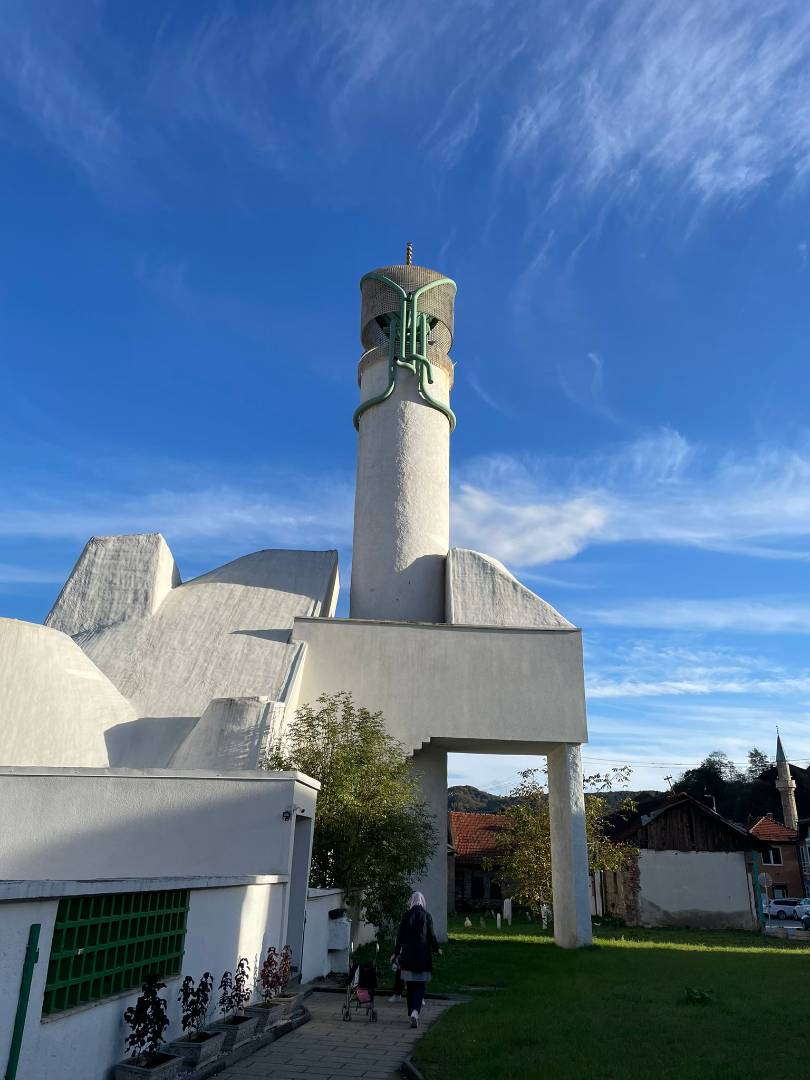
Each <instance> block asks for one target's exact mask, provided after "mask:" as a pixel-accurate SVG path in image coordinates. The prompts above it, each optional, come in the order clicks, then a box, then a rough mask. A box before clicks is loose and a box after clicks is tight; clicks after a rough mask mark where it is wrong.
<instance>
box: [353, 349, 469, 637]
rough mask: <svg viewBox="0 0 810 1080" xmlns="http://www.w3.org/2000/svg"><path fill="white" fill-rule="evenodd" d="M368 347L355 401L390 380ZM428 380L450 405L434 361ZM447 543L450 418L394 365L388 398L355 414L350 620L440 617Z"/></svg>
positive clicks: (382, 360) (444, 376)
mask: <svg viewBox="0 0 810 1080" xmlns="http://www.w3.org/2000/svg"><path fill="white" fill-rule="evenodd" d="M374 353H375V354H376V355H377V357H378V358H377V359H376V360H374V362H372V363H370V364H368V366H366V364H363V366H362V375H361V387H360V399H361V401H367V400H368V399H369V398H371V397H376V396H377V395H378V394H381V393H382V392H383V391H384V390H385V388H386V386H387V384H388V362H387V355H386V353H387V350H385V349H382V348H380V349H376V350H374ZM369 358H370V356H369ZM433 379H434V381H433V385H432V386H431V387H430V393H431V395H432V396H433V397H434V398H436V399H437V400H438V401H440V402H442V404H444V405H447V404H449V401H450V378H449V372H448V371H446V370H445V369H444V368H441V367H439V366H438V365H435V366H434V367H433ZM449 546H450V424H449V422H448V420H447V417H446V416H444V415H443V413H440V412H439V411H438V410H437V409H434V408H432V407H430V406H429V405H427V404H426V403H425V402H424V401H423V400H422V398H421V397H420V396H419V391H418V387H417V380H416V377H415V376H414V375H412V374H411V373H410V372H408V371H406V370H405V369H404V368H399V369H398V371H397V383H396V388H395V390H394V392H393V393H392V394H391V396H390V397H389V398H388V399H387V400H386V401H384V402H382V403H381V404H379V405H375V406H373V407H372V408H370V409H368V410H367V411H366V412H365V413H363V415H362V416H361V418H360V432H359V435H358V440H357V486H356V489H355V503H354V539H353V545H352V583H351V615H352V618H356V619H404V620H419V621H422V622H442V621H443V620H444V560H445V556H446V555H447V549H448V548H449Z"/></svg>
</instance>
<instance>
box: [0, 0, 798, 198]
mask: <svg viewBox="0 0 810 1080" xmlns="http://www.w3.org/2000/svg"><path fill="white" fill-rule="evenodd" d="M112 8H113V5H105V4H104V3H96V4H91V5H84V6H79V7H78V8H77V6H76V5H71V6H70V8H69V10H68V8H66V7H65V5H60V4H58V3H56V2H55V0H43V2H42V3H40V4H30V3H29V4H26V3H22V2H20V0H9V2H8V3H7V4H6V5H5V7H4V19H3V26H2V28H0V96H2V97H4V98H5V100H6V102H7V103H9V104H11V105H12V106H13V107H15V108H16V109H18V110H19V111H20V113H21V114H22V115H24V116H25V117H27V118H28V119H29V120H30V121H31V122H32V123H33V124H34V126H35V127H36V128H37V129H38V130H39V131H40V132H41V134H42V135H44V136H45V138H46V139H47V140H48V141H49V142H50V143H51V144H52V145H53V146H54V147H55V148H56V149H57V150H59V152H61V153H62V154H63V155H64V156H65V157H66V158H67V159H69V160H70V161H71V162H73V163H74V164H75V165H77V166H78V167H79V168H80V169H82V171H84V172H85V173H89V174H95V175H98V174H99V173H104V172H105V171H108V170H109V169H110V168H111V167H112V166H114V165H122V164H123V162H124V161H125V160H130V159H131V160H130V164H131V163H132V161H134V160H137V159H140V163H141V164H143V163H144V160H143V159H145V158H149V164H150V166H151V172H152V175H153V176H154V177H155V178H156V179H157V178H159V175H160V173H161V172H165V171H166V168H167V157H172V156H174V155H182V154H183V153H184V149H183V148H182V147H181V146H180V142H179V140H178V139H177V137H176V136H177V134H178V132H179V131H181V129H183V128H186V129H188V130H189V131H192V130H193V131H194V132H195V133H196V134H197V136H198V137H200V138H201V139H202V140H203V142H202V143H201V144H200V143H198V144H197V146H196V150H197V151H199V149H200V146H202V147H203V149H204V152H206V153H214V154H217V153H219V154H220V156H221V157H222V158H223V160H227V156H228V149H227V146H223V145H222V139H223V136H225V137H230V138H233V139H236V140H239V142H240V143H241V145H242V147H243V148H244V149H248V150H249V151H251V152H253V153H254V154H255V155H256V157H257V158H258V159H259V160H260V161H261V162H262V163H263V164H264V165H266V166H267V167H270V168H278V167H286V165H287V164H288V162H289V161H290V160H292V159H294V160H296V161H297V162H298V163H299V165H300V150H301V147H302V146H309V147H310V148H311V149H313V150H315V149H317V150H318V151H319V152H318V153H317V154H313V155H312V161H311V164H312V166H313V167H314V168H318V169H319V170H321V171H322V169H323V162H324V154H323V150H324V148H325V147H328V148H329V150H330V151H331V153H332V158H333V159H336V158H340V157H341V156H342V155H345V154H347V153H348V152H350V151H351V150H352V149H354V150H357V151H361V152H362V151H365V150H369V149H370V148H371V147H373V146H374V144H375V143H376V142H377V141H378V140H379V138H380V133H381V132H382V131H385V132H386V133H389V136H390V137H392V138H393V139H395V140H396V139H400V140H403V141H404V142H405V143H407V144H408V145H409V146H412V147H413V148H414V149H417V150H418V152H419V153H422V154H424V156H425V158H426V160H430V161H438V162H440V163H441V164H442V165H443V166H444V167H445V168H453V167H454V166H456V165H457V164H458V163H459V162H460V161H461V159H462V157H463V156H464V154H465V152H466V151H467V149H468V148H469V147H470V146H471V144H473V143H474V144H475V147H476V152H480V153H481V155H482V161H485V162H487V163H488V166H489V167H488V168H485V169H484V174H485V175H486V176H497V178H498V179H497V182H496V189H497V190H501V189H500V184H501V183H502V182H503V181H504V179H507V178H510V177H516V178H519V179H520V180H521V181H523V182H525V183H526V185H527V186H528V188H529V190H530V193H531V200H532V203H533V205H535V206H544V207H549V206H552V205H556V204H557V203H559V202H560V201H561V200H564V199H567V198H571V197H575V198H585V199H593V198H594V196H598V201H599V205H600V206H603V205H604V204H605V203H606V202H615V201H618V200H622V199H625V198H628V197H629V198H631V199H634V200H635V202H636V205H638V199H637V196H638V195H639V194H641V193H643V195H644V204H645V205H649V204H650V202H651V199H652V194H653V193H655V195H656V197H657V198H659V199H660V200H667V201H668V202H669V201H671V198H672V196H673V194H675V195H676V196H677V195H682V196H684V197H685V198H688V199H689V201H690V202H692V203H694V204H697V205H698V206H706V205H709V204H711V203H725V204H738V203H740V202H743V201H745V200H747V199H749V198H751V197H752V196H753V195H754V194H756V193H757V192H758V191H760V190H762V188H763V187H765V186H767V185H769V184H773V183H774V181H776V180H777V179H779V178H784V180H785V181H787V182H788V183H791V182H793V183H799V182H803V181H805V180H806V178H807V175H808V173H810V129H808V126H807V123H806V102H807V100H808V98H810V10H808V9H807V7H806V6H805V5H802V4H797V3H795V2H793V0H766V2H765V3H762V4H752V3H750V2H749V0H728V2H726V3H724V4H707V3H704V2H703V0H683V2H682V3H678V4H649V3H647V2H645V0H590V2H585V0H582V2H581V3H578V4H573V5H560V4H558V3H556V2H555V0H541V2H539V3H537V4H534V5H526V4H525V3H522V2H521V0H504V2H503V3H502V4H498V5H493V4H490V3H487V2H480V3H474V4H470V3H464V2H462V0H448V2H447V3H445V4H444V5H442V7H441V9H440V10H437V8H436V5H435V4H430V3H428V2H427V0H421V2H415V3H411V4H408V5H407V6H406V7H405V8H403V9H401V10H400V11H399V12H398V14H397V17H396V18H395V19H392V18H391V15H390V9H389V6H388V5H387V4H385V3H384V2H383V0H368V2H366V3H359V0H346V2H344V3H340V4H334V3H330V2H328V0H316V2H314V3H311V4H308V5H304V6H293V5H289V4H282V3H268V4H262V3H244V4H238V5H237V4H228V3H224V4H220V5H215V6H214V8H213V10H212V9H211V8H208V7H205V6H202V5H197V6H193V7H183V6H182V5H181V6H180V7H176V8H175V9H174V10H173V11H172V12H171V13H169V14H165V13H164V14H162V15H161V16H156V17H155V19H154V24H153V25H152V26H151V27H150V26H149V23H148V19H146V20H144V22H143V25H142V27H141V28H140V30H141V33H142V38H141V39H139V40H138V42H137V43H135V42H134V41H128V40H127V39H126V37H124V36H116V35H115V33H114V29H113V28H114V19H113V18H112V16H111V14H110V11H111V9H112ZM414 63H415V64H416V66H417V69H418V70H419V79H417V80H413V79H404V78H401V77H400V75H399V72H400V71H401V70H402V65H403V64H414ZM414 117H420V118H428V120H429V121H430V122H428V123H423V124H422V125H421V129H420V130H419V133H418V136H417V137H416V138H415V134H416V132H415V129H414V126H413V119H414ZM158 148H159V150H160V152H157V150H158ZM185 149H188V148H185ZM192 159H193V155H192V157H191V158H189V160H192Z"/></svg>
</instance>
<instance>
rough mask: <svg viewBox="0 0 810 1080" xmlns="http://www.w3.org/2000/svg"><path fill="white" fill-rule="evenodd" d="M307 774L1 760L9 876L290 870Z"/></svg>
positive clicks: (3, 855)
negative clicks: (18, 765)
mask: <svg viewBox="0 0 810 1080" xmlns="http://www.w3.org/2000/svg"><path fill="white" fill-rule="evenodd" d="M319 786H320V785H319V784H318V783H317V781H315V780H311V779H309V778H308V777H305V776H303V774H301V773H267V772H254V773H250V772H244V773H232V774H225V773H222V774H218V773H205V772H199V773H181V772H175V771H172V770H169V769H155V770H144V771H140V770H135V769H118V770H110V769H106V770H101V769H99V770H94V769H9V768H0V821H4V822H9V821H13V822H14V828H3V829H0V867H2V877H3V878H5V879H16V880H24V879H32V880H44V879H50V880H54V879H65V880H76V879H83V880H92V879H96V878H116V877H121V878H138V877H149V878H154V877H161V876H169V877H177V876H187V877H193V876H203V877H207V878H212V877H228V876H237V875H243V874H251V875H256V874H289V873H290V868H291V860H292V835H293V829H294V826H295V816H296V815H295V813H293V814H292V816H291V819H290V820H288V821H285V820H284V812H285V811H286V810H291V809H292V807H293V806H296V807H298V808H300V814H302V815H303V816H306V817H308V818H314V814H315V797H316V794H317V789H318V788H319Z"/></svg>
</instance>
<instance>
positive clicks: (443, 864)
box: [413, 743, 447, 941]
mask: <svg viewBox="0 0 810 1080" xmlns="http://www.w3.org/2000/svg"><path fill="white" fill-rule="evenodd" d="M413 764H414V768H415V769H416V772H417V773H418V774H419V778H420V782H421V787H422V796H423V798H424V800H425V802H426V803H427V806H428V809H429V810H430V812H431V814H432V815H433V820H434V828H435V836H436V848H435V850H434V852H433V856H432V858H431V860H430V863H429V865H428V869H427V873H426V874H425V875H424V876H423V877H422V878H421V879H420V880H419V881H416V882H414V888H416V889H419V891H420V892H422V893H424V896H425V901H426V902H427V909H428V911H429V912H430V914H431V915H432V917H433V928H434V930H435V931H436V937H438V939H439V941H446V940H447V751H446V750H443V749H442V748H441V747H438V746H433V745H432V744H431V743H428V744H427V745H426V746H424V747H422V749H421V750H417V752H416V753H415V754H414V755H413Z"/></svg>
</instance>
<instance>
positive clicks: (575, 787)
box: [548, 743, 592, 949]
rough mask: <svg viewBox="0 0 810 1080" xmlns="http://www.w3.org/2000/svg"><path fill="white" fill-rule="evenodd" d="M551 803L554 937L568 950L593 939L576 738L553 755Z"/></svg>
mask: <svg viewBox="0 0 810 1080" xmlns="http://www.w3.org/2000/svg"><path fill="white" fill-rule="evenodd" d="M548 804H549V818H550V825H551V872H552V890H553V900H554V940H555V941H556V943H557V944H558V945H559V946H560V947H561V948H563V949H576V948H579V947H581V946H582V945H590V943H591V940H592V931H591V894H590V885H589V882H588V845H587V841H586V837H585V797H584V794H583V790H582V758H581V755H580V748H579V745H578V744H577V743H563V744H562V745H560V746H558V747H556V749H554V750H552V751H551V753H550V754H549V755H548Z"/></svg>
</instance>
